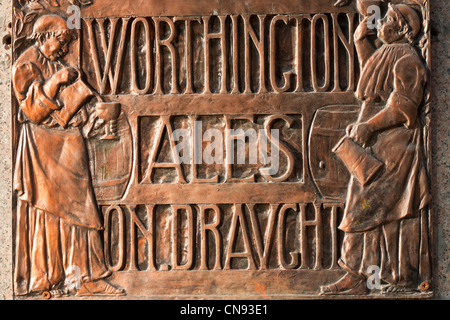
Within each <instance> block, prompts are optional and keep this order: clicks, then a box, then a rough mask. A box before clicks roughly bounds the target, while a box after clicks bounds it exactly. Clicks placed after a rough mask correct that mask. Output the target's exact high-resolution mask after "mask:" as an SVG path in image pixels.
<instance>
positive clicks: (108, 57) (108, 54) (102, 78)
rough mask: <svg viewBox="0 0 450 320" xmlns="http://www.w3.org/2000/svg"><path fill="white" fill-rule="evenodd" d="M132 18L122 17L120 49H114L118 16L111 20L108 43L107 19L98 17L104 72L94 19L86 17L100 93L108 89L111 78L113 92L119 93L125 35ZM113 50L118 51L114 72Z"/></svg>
mask: <svg viewBox="0 0 450 320" xmlns="http://www.w3.org/2000/svg"><path fill="white" fill-rule="evenodd" d="M129 20H130V19H129V18H123V19H122V32H121V35H120V42H119V48H118V50H114V42H115V38H116V29H117V26H118V23H117V22H118V21H119V19H118V18H114V19H113V18H111V19H110V22H111V28H110V30H111V31H110V35H109V41H108V42H109V43H108V44H107V43H106V41H107V40H106V30H105V21H106V19H97V22H98V26H99V29H100V42H101V47H102V51H103V56H104V57H105V67H104V68H103V74H102V72H101V70H100V61H99V57H98V51H97V50H98V49H97V44H96V38H95V35H94V27H93V21H94V20H93V19H89V20H88V19H86V24H87V27H88V28H87V30H88V36H89V43H90V47H91V57H92V61H93V63H94V70H95V75H96V78H97V85H98V89H99V92H100V94H104V93H105V91H106V85H107V81H108V79H109V84H110V87H111V94H116V93H117V86H118V82H119V78H120V77H119V75H120V72H121V67H122V57H123V50H124V46H125V36H126V31H127V26H128V21H129ZM113 52H117V55H116V61H115V70H114V74H113V72H112V70H111V63H112V59H113Z"/></svg>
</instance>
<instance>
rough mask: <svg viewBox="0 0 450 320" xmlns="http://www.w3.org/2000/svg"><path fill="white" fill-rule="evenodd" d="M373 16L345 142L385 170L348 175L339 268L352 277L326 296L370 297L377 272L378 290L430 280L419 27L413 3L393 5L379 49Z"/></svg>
mask: <svg viewBox="0 0 450 320" xmlns="http://www.w3.org/2000/svg"><path fill="white" fill-rule="evenodd" d="M368 19H369V17H366V18H365V19H364V20H363V21H362V22H361V24H360V25H359V27H358V29H357V31H356V32H355V45H356V49H357V52H358V56H359V61H360V66H361V75H360V81H359V84H358V88H357V92H356V95H357V98H358V99H359V100H361V101H362V106H361V111H360V114H359V118H358V121H357V122H356V123H355V124H353V125H350V126H349V127H348V128H347V138H349V139H350V140H351V141H353V142H354V143H356V144H358V145H359V146H358V148H361V149H362V148H363V147H364V148H365V149H364V152H365V153H367V157H371V158H373V159H377V160H378V161H379V162H380V163H382V164H383V165H382V166H380V168H379V170H377V172H373V176H372V177H371V179H370V180H369V179H368V180H367V181H366V180H363V179H357V178H356V176H355V175H352V177H351V180H350V183H349V187H348V193H347V199H346V206H345V212H344V217H343V220H342V222H341V224H340V226H339V228H340V229H341V230H342V231H344V232H345V236H344V239H343V245H342V253H341V259H340V261H339V265H340V266H341V268H343V269H344V270H345V271H346V272H347V273H346V275H345V276H344V277H343V278H341V279H340V280H339V281H337V282H336V283H334V284H331V285H328V286H323V287H321V293H322V294H362V293H366V292H368V287H367V279H368V278H369V277H370V276H372V275H374V272H375V271H376V270H377V269H378V270H379V272H378V273H377V274H376V276H379V278H380V280H381V285H382V286H381V292H411V291H414V289H416V288H417V286H418V284H419V283H420V282H421V281H429V280H430V279H429V277H430V272H429V271H430V261H429V253H428V241H427V237H428V234H427V232H426V227H425V228H424V227H423V223H425V221H424V219H423V217H422V218H421V214H420V213H421V210H424V209H426V206H427V205H428V204H429V201H430V193H429V188H428V180H427V174H426V167H425V161H424V156H423V146H422V144H423V141H422V135H421V132H422V129H421V125H420V121H419V113H420V111H421V109H420V107H421V104H422V99H423V95H424V89H425V85H426V81H427V73H426V67H425V66H424V63H423V61H422V59H421V58H420V57H419V55H418V53H417V52H416V49H415V48H414V46H413V45H412V43H413V41H414V39H415V38H416V36H417V35H418V34H419V32H420V29H421V23H420V19H419V16H418V14H417V13H416V11H415V10H414V9H412V8H411V7H410V6H407V5H404V4H395V5H393V4H389V8H388V11H387V13H386V15H385V17H384V18H383V19H381V20H380V22H379V23H380V27H379V28H378V30H377V35H378V38H379V39H380V40H381V41H382V42H383V45H382V46H381V47H380V48H378V49H377V48H375V46H374V44H373V42H372V41H370V36H371V35H372V34H373V33H374V30H372V29H370V28H368V26H367V21H368ZM362 158H363V157H361V159H362ZM355 165H356V166H358V169H359V170H361V168H362V167H363V166H364V165H363V164H361V163H356V164H355ZM376 169H378V167H377V168H376ZM368 170H369V169H368V168H367V169H364V170H362V171H364V172H360V173H361V174H364V173H367V171H368ZM370 289H372V288H370ZM378 289H380V288H378Z"/></svg>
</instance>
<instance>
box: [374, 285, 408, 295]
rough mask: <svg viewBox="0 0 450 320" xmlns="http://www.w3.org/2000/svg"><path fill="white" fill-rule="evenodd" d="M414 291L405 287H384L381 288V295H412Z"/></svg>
mask: <svg viewBox="0 0 450 320" xmlns="http://www.w3.org/2000/svg"><path fill="white" fill-rule="evenodd" d="M414 292H415V291H414V290H413V289H411V288H408V287H405V286H396V285H391V284H388V285H384V286H382V288H381V293H383V294H389V293H393V294H395V293H400V294H401V293H404V294H406V293H414Z"/></svg>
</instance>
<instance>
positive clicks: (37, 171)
mask: <svg viewBox="0 0 450 320" xmlns="http://www.w3.org/2000/svg"><path fill="white" fill-rule="evenodd" d="M30 38H31V39H33V40H35V41H36V44H35V45H34V46H32V47H30V48H29V49H27V50H26V51H25V52H24V53H23V54H22V55H21V56H20V57H19V58H18V59H17V61H16V62H15V64H14V66H13V71H12V74H13V76H12V78H13V79H12V81H13V89H14V93H15V96H16V98H17V100H18V102H19V111H18V121H19V123H20V124H21V129H20V137H19V141H18V146H17V157H16V162H15V163H16V164H15V168H14V189H15V190H16V191H17V196H18V203H17V210H16V212H17V216H16V240H15V271H14V286H15V292H16V294H18V295H26V294H30V293H41V292H45V291H50V293H51V294H55V295H56V294H57V293H68V290H67V284H68V283H69V284H71V285H72V287H71V289H73V290H72V293H77V294H78V295H93V294H98V295H119V294H124V291H123V290H122V289H117V288H115V287H114V286H112V285H111V284H109V283H107V282H106V281H105V280H104V279H105V278H106V277H108V276H110V275H111V272H110V271H109V270H108V269H107V267H106V265H105V259H104V254H103V244H102V241H101V237H100V233H99V230H101V229H102V223H101V219H100V214H99V211H98V207H97V203H96V199H95V195H94V192H93V187H92V181H91V177H90V172H89V164H88V154H87V149H86V144H85V140H84V138H83V135H82V127H83V126H84V125H85V124H86V123H88V122H89V121H88V120H89V115H88V113H87V111H86V107H85V105H84V104H82V103H81V102H83V99H84V100H86V99H87V98H89V97H92V96H91V93H92V92H90V91H89V89H88V87H87V85H86V84H85V83H84V82H83V81H82V80H81V79H80V76H81V72H80V71H79V70H77V69H75V68H71V67H65V66H64V65H63V62H62V61H61V58H62V57H64V56H65V55H66V54H67V53H68V51H69V46H70V43H71V42H72V41H73V40H74V39H75V38H76V33H75V32H74V31H73V30H70V29H69V28H68V26H67V23H66V21H65V19H64V18H62V17H60V16H57V15H45V16H42V17H40V18H39V19H38V20H37V21H36V22H35V24H34V26H33V33H32V35H31V36H30ZM63 89H66V90H68V91H66V96H65V100H66V102H67V105H64V104H63V103H62V102H61V101H60V99H59V97H60V95H61V93H62V91H63ZM67 92H69V93H67ZM74 101H78V103H79V106H77V105H75V107H78V108H75V109H73V110H67V108H69V106H68V104H70V103H72V104H74V103H73V102H74ZM72 108H73V106H72ZM92 114H94V116H93V117H92V118H93V119H98V118H96V117H95V113H92ZM69 276H71V277H78V278H72V282H70V281H69V282H68V281H67V280H68V277H69ZM78 280H79V284H78V285H76V284H75V283H74V282H76V281H78ZM74 284H75V285H74ZM73 291H75V292H73Z"/></svg>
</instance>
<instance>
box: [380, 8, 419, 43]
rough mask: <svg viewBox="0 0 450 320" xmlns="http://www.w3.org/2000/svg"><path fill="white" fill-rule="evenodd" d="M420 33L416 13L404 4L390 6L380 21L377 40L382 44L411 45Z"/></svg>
mask: <svg viewBox="0 0 450 320" xmlns="http://www.w3.org/2000/svg"><path fill="white" fill-rule="evenodd" d="M419 32H420V18H419V15H418V14H417V12H416V11H415V10H414V9H413V8H411V7H410V6H408V5H405V4H391V3H389V9H388V11H387V13H386V15H385V17H384V18H383V19H381V20H380V28H379V29H378V38H380V39H381V40H382V41H383V42H384V43H387V44H390V43H413V42H414V38H415V37H416V36H417V35H418V34H419Z"/></svg>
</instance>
